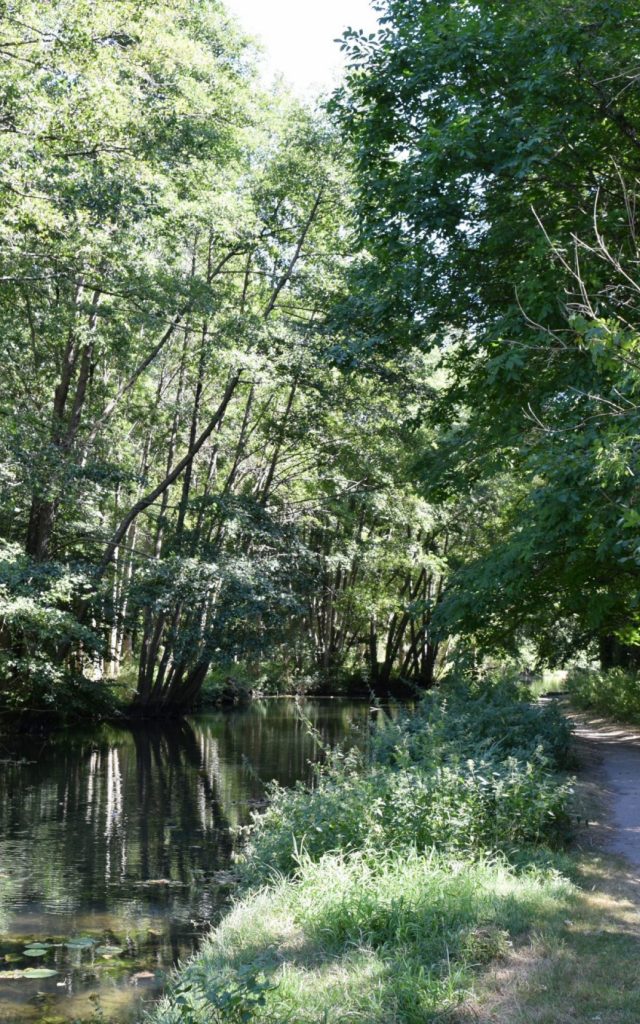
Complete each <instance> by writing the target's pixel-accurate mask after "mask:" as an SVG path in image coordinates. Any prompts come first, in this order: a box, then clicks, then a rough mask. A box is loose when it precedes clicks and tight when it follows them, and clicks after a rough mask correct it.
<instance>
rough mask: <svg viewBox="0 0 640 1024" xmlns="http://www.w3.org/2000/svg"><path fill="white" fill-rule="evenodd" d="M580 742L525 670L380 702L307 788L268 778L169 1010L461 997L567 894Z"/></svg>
mask: <svg viewBox="0 0 640 1024" xmlns="http://www.w3.org/2000/svg"><path fill="white" fill-rule="evenodd" d="M568 760H569V733H568V729H567V727H566V724H565V722H564V720H563V718H562V716H561V715H560V714H559V712H558V711H557V709H556V708H554V707H542V706H535V707H534V706H532V705H531V704H530V703H528V702H527V700H526V694H524V693H523V692H522V691H518V689H517V688H516V687H515V686H513V685H504V684H500V685H494V686H489V687H487V688H486V689H484V690H483V691H480V690H478V691H476V690H474V689H473V687H467V688H465V689H458V690H457V691H455V692H451V693H449V694H448V695H447V699H446V700H445V699H444V698H443V697H442V696H440V697H438V696H431V697H430V698H428V699H427V700H426V701H425V702H424V703H423V705H421V707H420V708H419V709H418V710H417V711H416V712H415V713H413V714H407V715H404V716H403V717H402V718H401V719H400V720H399V721H395V722H391V721H390V720H388V719H386V718H385V717H384V716H380V723H379V725H378V727H377V730H376V735H375V737H374V740H373V743H372V749H371V752H370V755H369V756H368V757H366V758H365V757H364V756H362V755H358V754H356V753H353V752H352V753H351V754H350V755H348V756H344V755H342V754H340V753H337V754H336V755H334V756H333V757H332V758H330V759H329V762H328V764H327V765H326V766H325V767H324V768H323V769H322V770H321V771H320V773H319V777H318V779H317V780H316V784H315V787H314V788H313V790H309V789H306V788H304V787H300V786H299V787H297V788H296V789H295V790H293V791H287V790H282V789H279V788H274V789H273V790H272V792H271V794H270V799H271V804H270V807H269V809H268V810H267V811H266V813H264V814H263V815H260V816H257V817H256V818H255V820H254V824H253V828H252V830H251V833H250V836H249V840H248V843H247V845H246V847H245V852H244V857H243V859H242V860H241V862H240V864H239V865H238V867H239V870H240V873H241V875H242V878H243V884H244V893H243V895H242V897H241V898H240V899H238V901H237V902H236V905H235V907H234V908H233V910H232V911H231V913H230V914H229V915H228V916H227V917H226V918H225V919H224V921H223V922H222V923H221V925H220V926H219V927H218V928H217V929H216V930H215V931H214V932H213V934H212V935H211V937H210V938H209V939H208V940H207V941H206V943H205V945H204V947H203V949H202V950H201V952H200V954H199V955H198V956H197V957H196V958H195V959H194V960H192V961H191V962H190V963H188V964H186V965H185V967H184V968H183V970H182V971H181V973H180V975H179V978H178V980H177V983H176V986H175V989H174V991H173V994H172V996H171V998H169V999H168V1000H166V1001H165V1002H164V1003H163V1004H162V1005H161V1006H160V1007H159V1008H158V1011H157V1013H156V1015H155V1020H156V1022H157V1024H178V1022H183V1024H184V1022H185V1021H186V1022H188V1024H200V1022H204V1021H205V1020H210V1019H211V1014H212V1013H214V1019H216V1018H215V1012H216V1010H217V1011H218V1012H219V1013H220V1015H221V1017H220V1019H225V1020H227V1019H228V1020H236V1019H237V1020H243V1021H249V1020H255V1021H267V1020H269V1021H272V1020H285V1019H286V1020H291V1021H297V1022H300V1024H320V1022H332V1021H335V1022H336V1024H337V1022H338V1021H344V1020H350V1019H354V1020H360V1021H363V1022H370V1024H391V1022H394V1024H396V1022H397V1024H400V1022H402V1024H418V1022H420V1024H424V1021H426V1020H435V1019H439V1020H441V1019H453V1018H452V1014H453V1015H455V1014H456V1013H458V1012H461V1013H462V1012H466V1011H464V1007H465V1005H466V1004H468V1002H469V999H470V993H471V991H472V989H473V988H474V986H475V984H476V981H477V979H478V978H479V977H480V975H481V973H482V972H483V971H486V970H487V965H489V964H492V963H495V962H507V961H508V960H509V958H510V957H512V956H513V954H514V951H516V950H520V949H522V948H525V947H526V946H527V944H528V943H531V941H532V936H533V935H535V934H536V933H537V932H539V930H540V929H541V928H543V927H547V926H549V924H550V922H557V921H558V920H564V919H567V918H568V917H570V915H571V913H572V912H573V908H574V906H575V904H576V900H577V899H578V888H577V885H576V879H574V878H573V877H572V871H573V866H572V863H571V861H570V860H569V858H568V857H567V856H566V855H565V854H564V853H563V852H562V850H561V847H562V843H563V839H564V838H565V837H566V836H567V834H568V830H569V827H570V813H569V801H570V795H571V794H570V786H569V785H568V784H567V781H566V777H565V775H564V769H565V768H566V766H567V764H568ZM223 1010H224V1014H225V1015H224V1016H222V1014H223Z"/></svg>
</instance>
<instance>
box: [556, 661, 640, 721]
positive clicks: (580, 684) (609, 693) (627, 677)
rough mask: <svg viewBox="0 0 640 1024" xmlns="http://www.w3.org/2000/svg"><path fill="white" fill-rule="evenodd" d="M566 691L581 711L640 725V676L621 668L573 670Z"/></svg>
mask: <svg viewBox="0 0 640 1024" xmlns="http://www.w3.org/2000/svg"><path fill="white" fill-rule="evenodd" d="M567 689H568V690H569V693H570V695H571V700H572V702H573V703H574V704H575V705H576V706H577V707H579V708H584V709H585V710H589V711H597V712H599V713H600V714H602V715H608V716H609V717H610V718H618V719H620V720H621V721H623V722H635V723H636V724H637V725H640V675H639V674H638V673H637V672H628V671H626V670H625V669H622V668H612V669H609V670H608V671H606V672H601V671H598V670H596V669H586V668H583V669H574V671H573V672H570V673H569V676H568V679H567Z"/></svg>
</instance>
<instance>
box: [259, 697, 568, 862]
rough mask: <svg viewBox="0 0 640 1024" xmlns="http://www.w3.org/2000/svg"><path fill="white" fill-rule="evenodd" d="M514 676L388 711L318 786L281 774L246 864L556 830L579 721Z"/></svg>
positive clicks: (522, 840)
mask: <svg viewBox="0 0 640 1024" xmlns="http://www.w3.org/2000/svg"><path fill="white" fill-rule="evenodd" d="M526 698H527V694H526V692H519V691H518V689H517V687H515V686H514V685H513V684H508V683H496V684H494V685H493V686H489V692H488V693H487V692H480V693H474V692H473V690H470V689H469V688H468V687H462V686H461V687H459V688H456V689H454V690H452V691H451V692H450V691H449V689H448V688H447V690H446V696H445V695H444V694H439V695H437V696H436V695H433V696H432V697H431V698H427V699H425V701H424V702H423V703H422V704H421V705H420V707H419V709H418V711H417V712H415V713H410V714H409V713H407V714H402V715H401V716H400V718H399V719H398V720H395V721H394V720H392V719H387V718H386V717H385V716H384V714H383V713H382V712H381V713H380V715H379V719H380V722H379V725H378V727H377V729H376V733H375V736H374V740H373V747H372V751H371V754H370V756H369V757H366V756H364V755H363V754H362V753H361V752H360V751H359V750H357V749H356V750H355V751H353V752H351V753H347V754H346V755H344V754H341V753H337V754H333V756H331V757H330V758H329V761H328V764H327V765H326V766H325V767H324V768H323V769H322V770H321V771H320V772H319V776H318V779H317V782H316V784H315V785H314V787H313V789H311V790H309V789H307V788H306V787H305V786H303V785H299V786H298V787H296V788H295V789H294V790H287V789H282V788H281V787H278V786H273V787H272V789H271V792H270V806H269V809H268V810H267V811H266V812H265V813H264V814H262V815H259V816H257V817H256V819H255V824H254V827H253V829H252V830H251V839H250V843H249V846H248V847H247V850H246V851H245V854H244V870H245V872H246V873H247V874H248V877H249V878H254V879H255V878H256V877H257V878H260V877H262V876H263V875H264V874H265V872H267V873H268V872H269V871H271V870H274V871H278V872H282V873H284V874H289V873H291V872H293V871H295V870H296V866H297V864H298V863H299V862H300V859H301V858H302V859H304V858H305V857H309V858H311V859H312V860H314V861H316V860H318V859H319V858H320V857H322V856H323V855H324V854H325V853H330V852H331V851H334V850H342V851H345V852H346V851H362V852H365V853H366V854H367V855H368V856H369V855H370V856H372V857H374V858H375V857H378V856H382V855H383V853H384V851H385V850H388V849H394V850H399V849H402V848H404V847H406V848H407V849H417V850H419V851H425V850H429V849H431V848H433V847H435V848H438V849H443V850H450V851H456V852H458V853H460V852H463V851H466V852H467V853H470V852H474V851H475V852H477V851H480V850H482V849H485V850H497V849H500V850H504V851H509V850H515V849H517V848H518V847H521V846H526V845H527V844H529V843H544V842H553V841H554V839H555V840H556V841H557V840H558V839H559V838H560V837H561V836H562V834H563V832H564V831H565V829H566V826H567V799H568V794H569V789H568V788H567V787H566V786H564V785H562V784H560V783H559V782H558V778H557V771H558V768H559V767H560V766H561V765H562V764H564V763H566V759H567V755H568V741H569V733H568V729H567V725H566V723H565V721H564V720H563V718H562V716H561V715H560V714H559V713H558V712H557V710H556V709H555V708H553V707H543V706H540V705H532V704H530V703H529V702H527V699H526Z"/></svg>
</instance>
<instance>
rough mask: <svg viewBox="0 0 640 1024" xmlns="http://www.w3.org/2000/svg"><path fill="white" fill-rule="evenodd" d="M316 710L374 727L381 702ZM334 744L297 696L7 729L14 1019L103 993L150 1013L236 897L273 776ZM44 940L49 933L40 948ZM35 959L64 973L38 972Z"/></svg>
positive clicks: (1, 794)
mask: <svg viewBox="0 0 640 1024" xmlns="http://www.w3.org/2000/svg"><path fill="white" fill-rule="evenodd" d="M303 711H304V715H305V716H307V718H308V719H309V720H310V721H311V723H312V724H313V726H314V727H315V729H317V730H318V732H319V734H320V735H321V737H322V739H323V741H324V742H328V743H335V742H340V741H342V740H343V739H344V738H345V737H346V736H347V734H348V733H349V731H350V729H351V728H352V726H353V725H354V724H355V725H356V726H357V727H359V728H360V729H361V730H363V731H366V726H367V722H368V715H369V711H368V708H367V706H366V705H362V704H351V703H346V702H341V701H318V702H311V701H310V702H305V703H304V706H303ZM319 756H321V751H320V749H319V747H318V745H317V743H316V741H315V740H314V738H313V737H312V735H310V733H309V730H308V728H307V726H306V725H305V723H304V722H303V721H302V720H301V717H300V708H299V706H298V705H297V704H296V702H293V701H269V702H264V703H261V704H255V705H253V706H252V707H251V708H249V709H247V710H244V711H235V712H226V713H217V714H211V715H205V716H199V717H197V718H192V719H189V720H185V721H182V722H179V723H175V724H172V725H168V726H156V725H154V726H145V727H144V728H143V727H140V728H136V729H125V728H115V727H111V726H109V727H103V728H100V729H98V730H95V731H91V732H86V731H74V732H67V733H65V734H63V735H60V736H57V737H53V738H51V739H50V740H48V741H47V742H43V741H41V740H40V741H34V740H21V741H17V740H16V741H7V740H5V741H4V743H3V745H2V747H1V748H0V958H4V962H2V959H0V1021H2V1022H5V1024H8V1022H12V1024H16V1022H18V1021H23V1020H24V1021H44V1020H46V1019H48V1018H50V1019H55V1018H56V1017H58V1018H59V1019H60V1018H61V1019H64V1020H77V1019H81V1018H82V1019H90V1018H91V1014H92V1013H93V1012H94V1011H95V1005H96V1004H95V998H96V997H97V998H98V1000H99V1004H100V1006H101V1007H102V1010H103V1012H104V1014H105V1015H106V1017H107V1019H111V1020H116V1021H118V1022H123V1021H128V1020H132V1019H135V1018H136V1017H137V1016H138V1014H139V1011H140V1003H141V1002H142V1001H144V1000H146V999H149V998H151V997H153V996H154V995H157V994H158V992H159V991H160V990H161V989H162V986H163V982H164V974H165V972H166V971H167V970H169V969H170V968H171V966H172V965H173V964H174V963H175V962H176V961H177V960H178V959H181V958H182V957H184V956H186V955H188V954H190V953H192V952H194V951H195V950H196V949H197V947H198V944H199V942H200V939H201V936H202V934H203V932H204V931H206V929H207V928H208V926H209V925H210V923H211V922H212V921H215V919H216V918H217V916H218V915H219V914H220V912H221V909H222V908H223V907H224V905H225V901H226V900H227V899H228V895H229V888H228V875H227V874H226V873H225V870H224V869H228V866H229V862H230V856H231V852H232V843H233V838H232V831H233V828H234V827H235V826H237V825H239V824H242V823H245V822H246V821H247V820H248V818H249V814H250V810H251V807H252V806H256V805H257V804H259V803H260V801H261V799H262V797H263V794H264V783H265V781H267V780H269V779H277V780H278V781H279V782H281V783H283V784H285V785H290V784H292V783H293V782H294V781H295V780H296V779H300V778H307V777H308V776H309V774H310V770H311V769H310V762H312V761H314V760H317V759H318V757H319ZM29 942H31V943H39V944H43V943H44V944H45V946H46V947H48V948H45V946H40V947H39V946H37V945H33V946H32V950H31V954H32V955H31V956H27V955H26V953H25V947H26V946H27V945H28V943H29ZM104 950H107V952H104ZM109 950H111V952H109ZM114 951H115V952H114ZM34 968H36V969H38V970H40V971H42V970H44V971H47V970H50V971H55V972H56V973H55V974H51V976H48V977H39V978H33V979H30V978H28V977H25V976H24V974H23V972H24V971H25V970H33V969H34ZM7 972H18V974H19V975H20V976H19V977H12V978H9V977H6V976H5V977H3V974H4V975H6V974H7ZM94 1019H95V1018H94Z"/></svg>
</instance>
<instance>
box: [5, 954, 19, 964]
mask: <svg viewBox="0 0 640 1024" xmlns="http://www.w3.org/2000/svg"><path fill="white" fill-rule="evenodd" d="M4 959H5V961H6V962H7V963H8V964H17V963H19V962H20V960H22V954H21V953H5V955H4Z"/></svg>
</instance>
